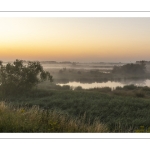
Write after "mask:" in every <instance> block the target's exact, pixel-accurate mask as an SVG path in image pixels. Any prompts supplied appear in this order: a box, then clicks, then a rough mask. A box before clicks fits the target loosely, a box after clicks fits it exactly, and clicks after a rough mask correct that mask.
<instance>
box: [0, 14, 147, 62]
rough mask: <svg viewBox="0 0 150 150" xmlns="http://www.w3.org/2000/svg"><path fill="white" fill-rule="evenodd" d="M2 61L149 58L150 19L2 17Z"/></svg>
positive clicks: (0, 38) (123, 60) (0, 35)
mask: <svg viewBox="0 0 150 150" xmlns="http://www.w3.org/2000/svg"><path fill="white" fill-rule="evenodd" d="M0 54H1V60H3V61H9V60H14V59H25V60H55V61H65V60H66V61H79V62H102V61H104V62H135V61H136V60H149V55H150V18H140V17H139V18H46V17H45V18H43V17H42V18H23V17H21V18H13V17H11V18H4V17H3V18H0Z"/></svg>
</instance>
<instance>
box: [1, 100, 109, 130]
mask: <svg viewBox="0 0 150 150" xmlns="http://www.w3.org/2000/svg"><path fill="white" fill-rule="evenodd" d="M84 117H85V116H83V117H81V118H76V119H72V118H71V119H70V118H69V117H68V116H67V115H65V114H62V113H58V112H56V111H49V110H43V109H40V108H39V107H38V106H33V107H32V108H26V107H18V108H16V107H14V106H12V105H11V104H6V103H5V102H0V132H34V133H35V132H47V133H48V132H55V133H57V132H80V133H81V132H107V128H106V126H105V125H103V124H100V123H99V122H97V121H95V123H94V124H92V125H90V123H89V124H85V123H84Z"/></svg>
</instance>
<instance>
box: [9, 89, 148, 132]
mask: <svg viewBox="0 0 150 150" xmlns="http://www.w3.org/2000/svg"><path fill="white" fill-rule="evenodd" d="M59 88H60V87H59ZM138 91H140V92H143V93H144V95H145V96H144V97H143V96H141V95H137V94H136V93H137V92H138ZM115 92H118V93H117V94H116V93H115ZM148 93H149V89H148V88H145V87H144V89H143V88H140V87H137V88H136V89H135V88H119V89H117V90H115V91H110V89H109V88H104V89H95V90H94V89H90V90H83V89H81V90H79V89H78V90H74V91H73V90H68V89H66V88H65V89H64V88H60V89H59V90H58V89H54V88H52V89H47V90H45V89H43V90H42V89H37V90H34V91H32V92H31V93H28V95H26V96H21V97H9V98H7V101H11V102H12V103H13V104H14V105H20V106H25V105H27V106H28V107H32V106H33V105H38V106H39V107H40V108H42V109H49V110H55V111H63V112H65V113H66V114H67V115H68V116H69V117H70V118H75V117H77V118H80V116H83V115H84V114H85V113H86V116H85V119H84V121H85V123H89V120H90V124H91V125H92V124H93V123H95V120H98V121H99V122H101V123H103V124H105V125H106V126H107V127H108V131H109V132H135V130H137V129H138V128H139V127H140V126H144V127H145V128H148V127H150V99H149V94H148Z"/></svg>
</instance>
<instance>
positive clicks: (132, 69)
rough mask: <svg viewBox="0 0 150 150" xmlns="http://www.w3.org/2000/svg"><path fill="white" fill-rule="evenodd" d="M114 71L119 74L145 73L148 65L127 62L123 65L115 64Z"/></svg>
mask: <svg viewBox="0 0 150 150" xmlns="http://www.w3.org/2000/svg"><path fill="white" fill-rule="evenodd" d="M112 73H117V74H145V73H146V65H145V64H144V63H143V64H133V63H131V64H126V65H123V66H114V67H113V70H112Z"/></svg>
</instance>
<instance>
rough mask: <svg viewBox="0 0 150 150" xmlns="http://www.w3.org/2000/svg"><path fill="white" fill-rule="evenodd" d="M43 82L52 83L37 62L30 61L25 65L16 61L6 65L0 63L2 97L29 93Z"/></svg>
mask: <svg viewBox="0 0 150 150" xmlns="http://www.w3.org/2000/svg"><path fill="white" fill-rule="evenodd" d="M44 80H49V81H50V82H52V76H51V75H50V73H49V72H47V71H44V70H43V67H42V66H41V64H40V62H38V61H36V62H31V61H30V62H28V63H27V65H24V64H23V60H16V61H14V62H13V63H12V64H11V63H8V64H6V65H3V63H2V61H0V91H1V93H2V94H3V95H6V94H18V93H22V92H26V91H30V90H31V89H32V88H33V87H34V86H36V85H37V84H38V83H39V82H42V81H44Z"/></svg>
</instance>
